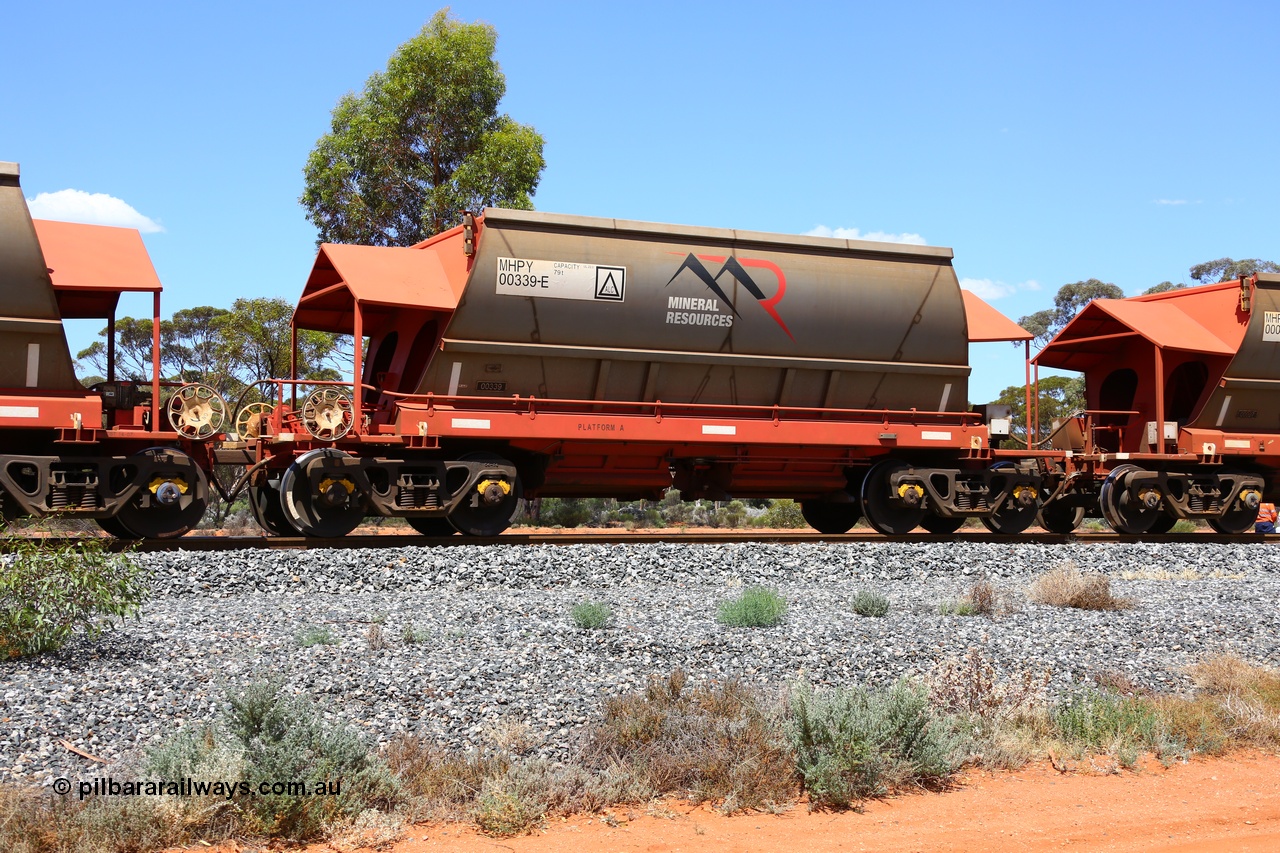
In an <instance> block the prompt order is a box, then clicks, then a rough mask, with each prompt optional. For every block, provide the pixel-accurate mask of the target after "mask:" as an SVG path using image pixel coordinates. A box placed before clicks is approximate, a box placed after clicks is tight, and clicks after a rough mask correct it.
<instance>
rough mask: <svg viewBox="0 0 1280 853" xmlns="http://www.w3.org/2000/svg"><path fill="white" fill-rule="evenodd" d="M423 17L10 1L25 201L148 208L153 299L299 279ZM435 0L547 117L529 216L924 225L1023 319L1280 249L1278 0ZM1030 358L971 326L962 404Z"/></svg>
mask: <svg viewBox="0 0 1280 853" xmlns="http://www.w3.org/2000/svg"><path fill="white" fill-rule="evenodd" d="M436 8H438V7H436V6H434V5H430V4H428V5H423V4H420V3H396V2H379V3H376V4H365V5H362V6H357V5H356V4H352V3H334V2H307V3H297V4H293V3H262V2H259V3H254V4H245V3H237V2H224V3H219V4H176V3H144V2H135V3H123V4H103V3H76V2H69V3H57V2H48V3H41V4H37V3H22V4H11V5H10V7H9V8H7V9H6V12H5V25H6V31H7V34H6V49H5V51H4V52H3V53H0V79H3V80H5V82H6V85H5V87H4V89H3V91H2V93H0V159H3V160H16V161H18V162H19V163H20V164H21V166H22V182H23V188H24V191H25V193H26V195H27V197H28V198H35V197H36V196H37V195H39V194H41V193H54V192H58V191H62V190H68V189H70V190H78V191H80V193H83V194H105V195H106V196H110V197H112V198H114V199H118V200H120V201H122V202H124V203H125V204H127V205H128V206H130V207H131V208H133V209H134V210H136V211H137V212H138V213H140V214H141V215H142V216H144V217H146V218H147V219H148V220H150V221H151V222H153V223H156V224H157V226H158V227H159V228H161V229H163V230H155V231H153V232H151V233H147V234H145V235H144V236H145V240H146V244H147V247H148V249H149V251H150V253H151V256H152V259H153V261H154V262H155V265H156V269H157V271H158V272H159V274H160V279H161V281H162V282H163V283H164V285H165V297H164V298H165V311H166V313H168V312H172V311H174V310H176V309H179V308H184V307H189V306H192V305H201V304H213V305H226V306H229V305H230V303H231V302H232V301H233V300H234V299H235V298H236V297H240V296H257V295H272V296H281V297H284V298H287V299H289V300H290V301H292V300H293V299H295V298H296V296H297V294H298V293H299V292H300V291H301V288H302V285H303V282H304V280H305V277H306V275H307V273H308V271H309V269H310V266H311V262H312V260H313V258H314V254H315V244H314V240H315V232H314V229H313V228H312V227H311V225H310V224H309V223H308V222H307V221H306V219H305V218H304V216H303V212H302V209H301V208H300V207H299V205H298V203H297V198H298V196H299V194H300V193H301V191H302V165H303V163H304V161H305V159H306V156H307V154H308V153H309V151H310V150H311V148H312V146H313V145H314V143H315V141H316V139H317V138H318V137H319V136H320V135H321V134H322V133H324V132H325V131H326V129H327V128H328V121H329V113H330V110H331V109H332V107H333V105H334V104H335V102H336V101H337V99H338V97H339V96H340V95H342V94H343V93H344V92H346V91H349V90H358V89H359V88H360V87H361V86H362V85H363V83H364V81H365V79H366V78H367V77H368V75H369V74H370V73H372V72H374V71H376V70H379V69H382V68H383V67H385V64H386V61H387V59H388V57H389V56H390V55H391V53H392V52H393V51H394V50H395V48H396V47H397V46H398V45H399V44H400V43H401V42H403V41H405V40H406V39H408V38H410V37H411V36H413V35H414V34H416V33H417V32H418V30H419V29H420V28H421V27H422V25H423V24H424V23H425V22H426V21H427V19H428V18H430V16H431V14H432V13H433V12H434V11H435V10H436ZM452 9H453V14H454V15H455V16H456V17H458V18H460V19H462V20H466V21H472V20H484V21H487V22H489V23H491V24H493V25H494V26H495V27H496V28H497V30H498V33H499V42H498V54H497V57H498V60H499V62H500V63H501V65H502V68H503V70H504V71H505V72H506V75H507V97H506V99H505V101H504V102H503V109H504V111H506V112H507V113H509V114H510V115H511V116H512V117H513V118H515V119H516V120H517V121H520V122H523V123H527V124H532V125H533V126H534V127H536V128H537V129H538V130H539V131H540V132H541V133H542V134H543V135H544V136H545V137H546V140H547V146H546V152H545V153H546V157H547V169H546V171H545V172H544V174H543V177H542V183H541V186H540V188H539V191H538V193H537V197H536V199H535V203H536V206H537V207H538V208H539V209H541V210H548V211H556V212H563V213H577V214H587V215H599V216H610V217H619V218H630V219H647V220H655V221H664V222H678V223H689V224H697V225H711V226H721V227H731V228H744V229H757V230H765V231H778V232H787V233H806V232H811V231H813V230H814V229H815V228H819V227H825V228H827V229H832V230H833V231H835V230H836V229H850V230H852V229H856V230H857V233H858V234H859V235H864V236H865V235H874V234H890V235H918V236H919V237H920V238H922V239H923V240H925V241H927V242H928V243H929V244H931V245H941V246H949V247H952V248H953V249H954V250H955V254H956V257H955V267H956V271H957V273H958V274H959V276H960V277H961V279H963V280H966V283H967V286H970V287H972V288H973V289H975V290H977V291H978V292H979V293H981V294H982V295H984V296H986V297H987V298H989V299H991V300H992V302H993V304H994V305H995V306H996V307H997V308H999V309H1000V310H1002V311H1003V312H1004V313H1006V314H1009V315H1011V316H1013V317H1015V318H1016V317H1018V316H1019V315H1021V314H1025V313H1029V312H1031V311H1034V310H1038V309H1040V308H1044V307H1047V306H1049V305H1050V304H1051V302H1052V298H1053V294H1054V293H1055V292H1056V290H1057V288H1058V287H1059V286H1060V285H1062V284H1065V283H1067V282H1073V281H1078V280H1081V279H1087V278H1100V279H1102V280H1104V281H1110V282H1114V283H1116V284H1118V285H1120V286H1121V287H1122V288H1124V290H1125V291H1126V292H1127V293H1130V294H1133V293H1138V292H1140V291H1142V290H1143V289H1145V288H1147V287H1149V286H1151V285H1153V284H1156V283H1158V282H1160V281H1164V280H1166V279H1167V280H1172V281H1175V282H1178V281H1188V277H1187V269H1188V267H1190V266H1191V265H1192V264H1195V263H1199V262H1201V261H1206V260H1210V259H1213V258H1218V257H1222V256H1231V257H1234V258H1242V257H1260V258H1264V259H1271V260H1280V245H1278V242H1280V232H1278V230H1277V215H1276V213H1275V212H1274V203H1275V201H1274V200H1275V198H1276V197H1277V196H1280V192H1278V190H1280V187H1278V186H1277V184H1278V183H1280V165H1277V161H1278V160H1280V158H1278V157H1277V155H1276V151H1277V139H1280V133H1278V132H1277V131H1278V130H1280V128H1277V123H1278V122H1280V118H1278V117H1277V115H1278V111H1277V110H1276V109H1275V102H1276V95H1277V92H1278V91H1280V87H1278V86H1277V83H1280V72H1277V70H1276V68H1277V66H1276V65H1275V63H1274V61H1273V58H1272V57H1271V56H1270V52H1269V49H1268V47H1267V45H1268V44H1269V43H1270V42H1271V41H1273V40H1274V37H1275V35H1276V34H1277V32H1280V27H1278V25H1280V11H1277V10H1280V5H1277V4H1274V3H1267V2H1257V3H1230V2H1227V3H1216V4H1212V5H1211V4H1207V3H1179V2H1168V3H1088V2H1085V3H1071V4H1039V3H1009V4H999V3H989V4H980V3H969V4H965V3H954V2H953V3H936V4H935V3H896V4H884V3H876V4H871V3H804V2H793V3H789V4H777V3H753V2H734V3H693V2H684V3H644V4H640V3H635V4H605V3H552V2H540V3H531V2H509V3H508V2H457V3H454V4H453V6H452ZM98 201H99V202H101V201H102V199H99V200H98ZM46 215H48V214H46ZM120 224H127V223H123V222H122V223H120ZM142 224H144V225H145V224H146V223H145V222H144V223H142ZM841 233H844V232H841ZM122 309H123V312H124V313H135V314H137V313H145V312H146V311H147V310H148V306H146V305H145V304H144V303H143V302H142V301H139V302H138V303H137V304H136V305H134V304H132V303H126V304H124V305H123V306H122ZM95 331H96V329H94V328H89V327H86V328H84V329H81V328H77V329H76V330H75V336H76V337H75V339H74V340H73V341H72V344H73V347H76V348H78V347H81V346H84V345H87V343H88V342H89V341H90V340H91V339H92V335H93V333H94V332H95ZM1017 355H1018V353H1017V352H1015V351H1014V350H1013V348H1012V347H1010V346H1009V345H1007V344H988V345H984V346H981V347H977V348H975V351H974V353H973V357H972V361H973V364H974V379H973V381H972V383H971V386H970V398H971V399H972V400H973V401H974V402H982V401H984V400H985V399H990V398H992V397H994V396H995V395H996V394H997V393H998V391H999V389H1000V388H1002V387H1004V386H1005V385H1009V384H1015V383H1018V382H1020V381H1021V374H1022V370H1021V363H1020V360H1019V359H1018V358H1017Z"/></svg>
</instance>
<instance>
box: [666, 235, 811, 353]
mask: <svg viewBox="0 0 1280 853" xmlns="http://www.w3.org/2000/svg"><path fill="white" fill-rule="evenodd" d="M672 254H678V253H674V252H673V253H672ZM703 261H706V262H707V263H710V264H720V270H719V272H717V273H716V274H715V275H712V274H711V271H710V270H708V269H707V267H706V265H705V264H703ZM748 268H750V269H755V270H765V271H767V272H771V273H773V275H774V277H775V278H777V280H778V291H777V293H775V294H774V295H773V296H765V294H764V290H763V289H762V288H761V287H760V285H759V284H757V283H756V280H755V279H754V278H752V276H751V273H749V272H748V271H747V270H748ZM685 271H688V272H691V273H693V275H694V276H696V277H697V279H698V280H699V281H701V282H702V283H703V284H704V285H706V286H707V289H708V290H710V291H711V292H712V293H714V294H715V295H716V297H717V298H716V299H696V298H689V297H683V296H669V297H667V309H668V310H667V322H668V323H672V324H675V325H681V326H732V325H733V318H734V317H741V316H742V315H741V314H740V313H739V312H738V308H737V306H736V305H734V304H733V300H732V299H730V298H729V296H728V294H726V293H725V291H724V290H723V288H721V286H720V279H721V278H722V277H723V276H724V275H725V274H726V273H728V274H729V276H730V277H732V278H733V279H736V280H737V282H738V283H739V284H741V285H742V287H743V288H744V289H745V290H746V291H747V293H750V294H751V295H752V296H754V297H755V299H756V301H757V302H759V303H760V307H761V308H763V309H764V311H765V313H766V314H768V315H769V316H770V317H772V318H773V321H774V322H775V323H777V324H778V327H779V328H780V329H782V331H784V332H786V334H787V337H788V338H791V339H792V340H795V337H794V336H793V335H792V334H791V330H790V329H788V328H787V324H786V323H784V322H783V320H782V317H781V316H780V315H779V314H778V303H779V302H781V301H782V297H783V296H785V295H786V292H787V277H786V276H785V275H783V273H782V270H781V269H780V268H779V267H778V265H777V264H775V263H774V262H773V261H766V260H764V259H763V258H737V257H734V256H733V255H728V256H724V255H695V254H694V253H692V252H690V253H689V254H687V255H685V258H684V260H683V261H682V262H681V263H680V266H679V267H678V268H677V269H676V271H675V274H673V275H672V276H671V279H670V280H669V281H667V286H668V287H669V286H670V285H671V283H672V282H674V281H675V280H676V279H677V278H679V277H680V274H681V273H683V272H685ZM757 275H759V273H757ZM721 303H724V305H725V306H727V307H728V309H729V310H730V311H731V312H732V313H731V314H725V313H723V312H722V311H721V309H720V304H721Z"/></svg>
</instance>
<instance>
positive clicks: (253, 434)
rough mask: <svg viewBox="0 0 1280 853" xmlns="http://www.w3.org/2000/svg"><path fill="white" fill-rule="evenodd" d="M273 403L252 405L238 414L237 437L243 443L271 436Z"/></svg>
mask: <svg viewBox="0 0 1280 853" xmlns="http://www.w3.org/2000/svg"><path fill="white" fill-rule="evenodd" d="M275 410H276V407H275V406H273V405H272V404H271V403H250V404H249V405H247V406H245V407H244V408H243V409H241V410H240V411H239V412H237V413H236V435H238V436H240V440H241V441H245V440H247V439H251V438H259V437H261V436H264V435H270V434H271V413H272V412H274V411H275Z"/></svg>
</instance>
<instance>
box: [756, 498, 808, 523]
mask: <svg viewBox="0 0 1280 853" xmlns="http://www.w3.org/2000/svg"><path fill="white" fill-rule="evenodd" d="M754 523H755V524H756V525H757V526H759V527H770V528H774V529H777V530H790V529H794V528H801V527H808V526H809V524H808V522H806V521H805V520H804V515H803V514H801V512H800V504H798V503H796V502H795V501H793V500H791V499H790V498H781V499H775V500H771V501H769V508H768V509H766V510H765V511H764V512H763V513H761V514H760V515H758V516H757V517H756V519H755V522H754Z"/></svg>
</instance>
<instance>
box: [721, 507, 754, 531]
mask: <svg viewBox="0 0 1280 853" xmlns="http://www.w3.org/2000/svg"><path fill="white" fill-rule="evenodd" d="M746 516H747V505H746V504H744V503H743V502H742V501H729V503H728V504H727V505H725V506H723V507H721V508H720V509H718V510H716V525H715V526H716V527H728V528H731V529H732V528H738V527H741V526H742V520H743V519H744V518H746Z"/></svg>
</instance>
